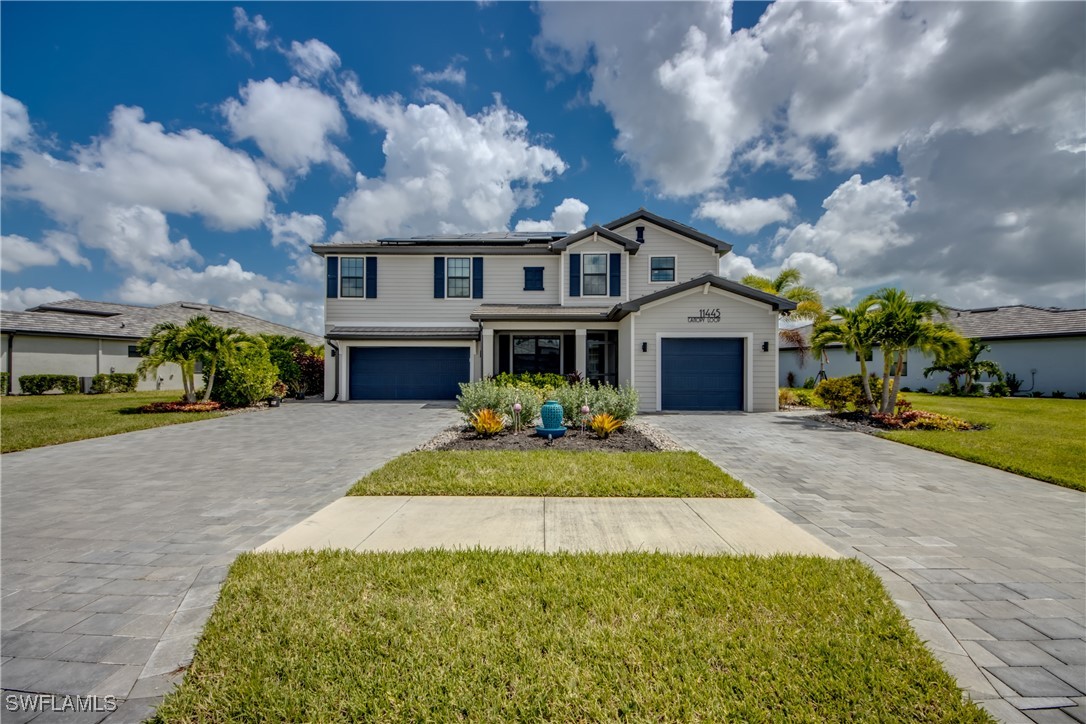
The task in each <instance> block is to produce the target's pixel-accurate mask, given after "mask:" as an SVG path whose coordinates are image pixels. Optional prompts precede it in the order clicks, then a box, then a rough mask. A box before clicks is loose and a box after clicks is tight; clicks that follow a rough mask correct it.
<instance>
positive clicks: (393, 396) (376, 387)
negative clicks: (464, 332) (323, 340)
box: [350, 347, 471, 400]
mask: <svg viewBox="0 0 1086 724" xmlns="http://www.w3.org/2000/svg"><path fill="white" fill-rule="evenodd" d="M350 349H351V356H350V359H351V362H350V374H351V380H350V389H351V399H352V400H452V399H455V398H456V396H457V395H458V394H460V386H459V383H461V382H467V381H468V380H470V379H471V367H470V363H469V361H468V348H467V347H351V348H350Z"/></svg>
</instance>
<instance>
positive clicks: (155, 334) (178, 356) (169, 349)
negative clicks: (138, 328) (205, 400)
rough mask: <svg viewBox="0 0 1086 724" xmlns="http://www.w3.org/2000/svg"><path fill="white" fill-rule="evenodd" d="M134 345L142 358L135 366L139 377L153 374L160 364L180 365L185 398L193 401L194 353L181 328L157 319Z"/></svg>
mask: <svg viewBox="0 0 1086 724" xmlns="http://www.w3.org/2000/svg"><path fill="white" fill-rule="evenodd" d="M136 346H137V348H138V349H139V353H140V356H141V357H143V359H142V360H141V361H140V364H139V367H137V368H136V371H137V372H139V374H140V376H141V377H143V378H144V379H146V378H147V377H148V376H151V375H157V374H158V368H159V367H161V366H162V365H164V364H170V363H173V364H176V365H177V366H178V367H180V368H181V384H182V386H183V387H184V388H185V401H186V402H195V401H196V381H195V376H196V359H197V355H196V353H195V351H194V350H193V349H192V346H191V344H189V341H188V338H187V333H186V331H185V327H182V326H180V325H177V324H174V323H173V322H159V323H158V324H156V325H155V326H154V327H152V328H151V333H150V334H149V335H148V336H146V337H144V338H143V339H141V340H140V341H139V343H138V344H137V345H136Z"/></svg>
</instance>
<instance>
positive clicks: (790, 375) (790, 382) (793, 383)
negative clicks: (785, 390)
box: [785, 372, 796, 387]
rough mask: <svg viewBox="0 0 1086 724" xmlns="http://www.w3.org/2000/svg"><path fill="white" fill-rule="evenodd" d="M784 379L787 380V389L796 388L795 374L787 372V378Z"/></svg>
mask: <svg viewBox="0 0 1086 724" xmlns="http://www.w3.org/2000/svg"><path fill="white" fill-rule="evenodd" d="M785 379H786V380H788V386H789V387H795V386H796V373H795V372H789V373H788V376H787V377H786V378H785Z"/></svg>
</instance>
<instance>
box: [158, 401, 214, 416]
mask: <svg viewBox="0 0 1086 724" xmlns="http://www.w3.org/2000/svg"><path fill="white" fill-rule="evenodd" d="M221 409H222V404H221V403H219V402H214V401H211V402H184V401H180V400H179V401H177V402H152V403H151V404H150V405H144V406H143V407H141V408H139V411H140V412H147V413H152V412H214V411H215V410H221Z"/></svg>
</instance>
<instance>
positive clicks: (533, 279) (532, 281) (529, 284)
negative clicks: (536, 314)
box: [524, 266, 543, 292]
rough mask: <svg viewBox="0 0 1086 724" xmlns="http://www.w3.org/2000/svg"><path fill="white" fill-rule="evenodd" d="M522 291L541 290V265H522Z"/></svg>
mask: <svg viewBox="0 0 1086 724" xmlns="http://www.w3.org/2000/svg"><path fill="white" fill-rule="evenodd" d="M524 291H526V292H541V291H543V267H541V266H526V267H524Z"/></svg>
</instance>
